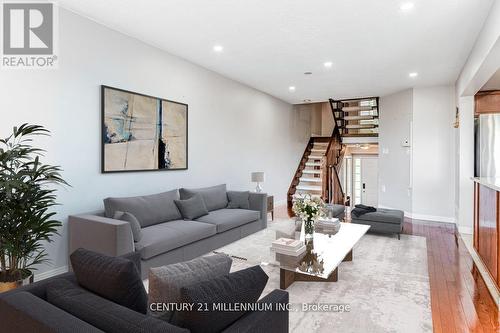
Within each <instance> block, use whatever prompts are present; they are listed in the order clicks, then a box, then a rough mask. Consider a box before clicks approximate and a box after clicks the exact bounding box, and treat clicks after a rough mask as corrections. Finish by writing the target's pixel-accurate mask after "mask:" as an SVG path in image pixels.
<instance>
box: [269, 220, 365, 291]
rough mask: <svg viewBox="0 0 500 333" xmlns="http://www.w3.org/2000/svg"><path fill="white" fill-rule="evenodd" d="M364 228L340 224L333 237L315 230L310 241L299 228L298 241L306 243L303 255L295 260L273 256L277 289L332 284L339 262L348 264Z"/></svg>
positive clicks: (288, 257)
mask: <svg viewBox="0 0 500 333" xmlns="http://www.w3.org/2000/svg"><path fill="white" fill-rule="evenodd" d="M368 229H370V226H368V225H362V224H353V223H340V229H339V230H338V232H337V233H336V234H334V235H332V234H329V233H324V232H322V231H319V230H315V232H314V234H313V238H312V240H310V241H308V240H306V239H305V234H304V228H302V231H301V233H300V239H301V240H303V241H304V242H305V243H306V246H307V251H306V253H305V254H303V255H302V256H300V257H299V258H293V257H290V256H284V255H279V254H277V255H276V261H277V263H278V264H279V266H280V288H281V289H286V288H288V287H289V286H290V285H291V284H292V283H293V282H295V281H310V282H313V281H322V282H325V281H328V282H336V281H337V280H338V267H339V265H340V263H341V262H343V261H352V259H353V248H354V246H355V245H356V244H357V243H358V241H359V240H360V239H361V237H363V235H364V234H365V233H366V232H367V231H368Z"/></svg>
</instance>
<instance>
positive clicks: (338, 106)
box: [330, 97, 379, 137]
mask: <svg viewBox="0 0 500 333" xmlns="http://www.w3.org/2000/svg"><path fill="white" fill-rule="evenodd" d="M378 102H379V98H378V97H364V98H354V99H343V100H334V99H330V106H331V108H332V112H333V114H334V119H335V121H336V123H337V126H338V128H339V131H340V135H341V136H342V137H373V136H375V137H376V136H378V117H379V112H378V104H379V103H378Z"/></svg>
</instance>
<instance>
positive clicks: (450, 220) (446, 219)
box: [378, 205, 456, 224]
mask: <svg viewBox="0 0 500 333" xmlns="http://www.w3.org/2000/svg"><path fill="white" fill-rule="evenodd" d="M378 207H379V208H385V209H397V208H394V207H387V206H383V205H379V206H378ZM404 213H405V217H408V218H410V219H415V220H423V221H433V222H443V223H453V224H456V220H455V218H454V217H448V216H437V215H425V214H415V213H411V212H407V211H404Z"/></svg>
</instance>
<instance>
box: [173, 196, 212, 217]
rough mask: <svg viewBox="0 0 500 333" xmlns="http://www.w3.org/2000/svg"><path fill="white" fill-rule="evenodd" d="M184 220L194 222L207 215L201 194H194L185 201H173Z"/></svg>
mask: <svg viewBox="0 0 500 333" xmlns="http://www.w3.org/2000/svg"><path fill="white" fill-rule="evenodd" d="M174 202H175V204H176V205H177V208H179V210H180V211H181V214H182V217H184V219H185V220H194V219H197V218H198V217H202V216H205V215H208V210H207V207H206V206H205V202H204V201H203V197H202V196H201V194H195V195H193V196H192V197H191V198H189V199H186V200H174Z"/></svg>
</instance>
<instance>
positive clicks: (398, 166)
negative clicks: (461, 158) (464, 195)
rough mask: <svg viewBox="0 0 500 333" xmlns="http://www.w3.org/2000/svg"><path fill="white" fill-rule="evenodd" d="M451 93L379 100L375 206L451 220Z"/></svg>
mask: <svg viewBox="0 0 500 333" xmlns="http://www.w3.org/2000/svg"><path fill="white" fill-rule="evenodd" d="M454 94H455V90H454V87H453V86H436V87H426V88H418V89H407V90H403V91H400V92H397V93H395V94H392V95H388V96H383V97H381V98H380V131H379V132H380V134H379V206H380V207H388V208H396V209H401V210H404V211H405V213H406V215H407V216H409V217H412V218H416V219H423V220H432V221H441V222H454V221H455V169H456V168H455V132H454V129H453V126H452V123H453V121H454V115H455V107H454V106H455V101H454ZM405 139H408V140H409V142H410V147H404V146H403V145H402V143H403V141H404V140H405Z"/></svg>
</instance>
